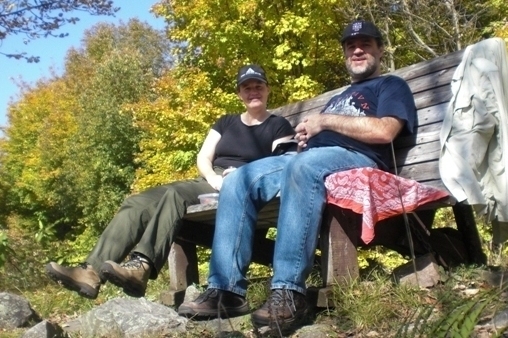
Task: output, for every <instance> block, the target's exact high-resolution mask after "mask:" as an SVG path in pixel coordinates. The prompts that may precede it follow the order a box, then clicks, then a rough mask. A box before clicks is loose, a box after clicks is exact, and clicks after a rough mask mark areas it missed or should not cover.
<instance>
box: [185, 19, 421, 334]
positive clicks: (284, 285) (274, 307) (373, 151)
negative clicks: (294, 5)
mask: <svg viewBox="0 0 508 338" xmlns="http://www.w3.org/2000/svg"><path fill="white" fill-rule="evenodd" d="M341 43H342V48H343V51H344V53H345V56H346V66H347V69H348V72H349V74H350V75H351V82H352V84H351V86H350V87H349V88H348V89H346V90H345V91H344V92H342V93H340V94H338V95H336V96H334V97H333V98H332V99H331V100H330V101H329V102H328V104H327V105H326V106H325V109H324V110H323V111H322V113H321V114H316V115H311V116H308V117H306V118H305V119H304V120H303V121H302V122H301V123H300V124H299V125H298V126H297V127H296V131H297V135H296V138H297V140H298V141H299V145H300V146H301V147H302V149H303V151H301V152H300V153H298V154H297V155H295V156H284V155H283V156H274V157H269V158H264V159H261V160H258V161H254V162H252V163H250V164H248V165H245V166H243V167H241V168H239V169H238V170H236V171H235V172H234V173H232V174H231V177H230V178H229V180H228V182H226V184H225V185H224V186H223V187H222V190H221V193H220V195H219V207H218V209H217V215H216V228H215V234H214V239H213V246H212V256H211V262H210V273H209V277H208V289H207V290H206V291H205V292H204V293H203V294H202V295H200V296H199V297H198V298H197V299H196V300H194V301H193V302H185V303H183V304H182V305H181V306H180V307H179V309H178V312H179V313H180V314H181V315H185V316H196V317H200V316H201V317H216V316H230V317H231V316H237V315H242V314H247V313H248V312H249V306H248V303H247V301H246V299H245V295H246V289H247V279H246V272H247V269H248V266H249V263H250V260H251V256H252V243H253V237H254V233H255V229H256V221H257V213H258V211H259V210H261V208H262V207H263V206H264V205H266V204H267V203H268V202H269V201H270V200H272V199H273V198H275V197H276V195H277V193H278V192H279V190H280V210H279V218H278V223H277V239H276V243H275V253H274V259H273V270H274V271H273V273H274V275H273V278H272V281H271V289H272V293H271V295H270V296H269V298H268V300H267V301H266V303H265V304H264V305H263V306H262V307H261V308H260V309H258V310H256V311H255V312H253V313H252V321H253V324H254V326H255V327H263V326H268V327H270V329H277V330H279V333H281V332H284V331H287V330H292V329H294V327H296V326H298V325H300V324H301V322H302V320H303V319H304V317H305V314H306V310H307V304H306V299H305V294H306V286H305V280H306V278H307V277H308V275H309V273H310V271H311V268H312V263H313V259H314V253H315V249H316V245H317V240H318V234H319V227H320V224H321V217H322V212H323V210H324V206H325V204H326V189H325V186H324V180H325V178H326V177H327V176H328V175H330V174H332V173H334V172H339V171H344V170H349V169H353V168H358V167H375V168H380V169H384V170H387V169H388V167H389V164H390V162H391V161H390V159H391V156H390V154H391V152H390V142H391V141H392V140H393V139H394V138H395V137H396V136H397V135H398V134H399V132H401V131H402V130H403V129H405V132H408V133H411V132H412V130H413V125H414V122H415V118H416V108H415V103H414V100H413V95H412V93H411V90H410V89H409V87H408V85H407V83H406V82H405V81H404V80H402V79H401V78H398V77H395V76H380V75H381V57H382V56H383V41H382V36H381V33H380V31H379V30H378V28H377V27H376V26H375V25H374V24H372V23H370V22H366V21H355V22H353V23H351V24H349V25H348V26H347V27H346V29H345V30H344V33H343V35H342V39H341Z"/></svg>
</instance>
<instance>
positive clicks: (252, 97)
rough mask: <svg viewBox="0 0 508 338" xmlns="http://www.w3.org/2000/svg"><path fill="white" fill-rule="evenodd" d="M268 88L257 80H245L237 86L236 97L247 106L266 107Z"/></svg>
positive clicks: (253, 107)
mask: <svg viewBox="0 0 508 338" xmlns="http://www.w3.org/2000/svg"><path fill="white" fill-rule="evenodd" d="M268 94H270V89H269V88H268V86H267V85H266V83H264V82H262V81H259V80H255V79H252V80H247V81H245V82H244V83H242V84H241V85H240V87H239V88H238V97H239V98H240V100H242V101H243V103H244V104H245V106H246V107H247V108H252V109H255V108H266V103H267V102H268Z"/></svg>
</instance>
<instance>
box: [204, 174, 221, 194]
mask: <svg viewBox="0 0 508 338" xmlns="http://www.w3.org/2000/svg"><path fill="white" fill-rule="evenodd" d="M206 181H207V182H208V184H210V185H211V186H212V188H214V189H215V190H217V191H219V190H220V188H221V187H222V181H223V178H222V176H221V175H217V174H213V175H209V176H207V177H206Z"/></svg>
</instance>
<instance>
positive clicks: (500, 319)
mask: <svg viewBox="0 0 508 338" xmlns="http://www.w3.org/2000/svg"><path fill="white" fill-rule="evenodd" d="M491 324H492V326H494V327H495V328H496V329H498V330H499V329H505V328H507V327H508V309H505V310H503V311H501V312H498V313H497V314H496V315H495V316H494V318H492V321H491Z"/></svg>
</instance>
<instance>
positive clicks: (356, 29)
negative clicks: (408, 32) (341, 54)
mask: <svg viewBox="0 0 508 338" xmlns="http://www.w3.org/2000/svg"><path fill="white" fill-rule="evenodd" d="M355 36H370V37H372V38H374V39H382V38H383V36H382V35H381V32H380V31H379V29H378V28H377V27H376V25H374V24H373V23H372V22H370V21H364V20H356V21H353V22H351V23H350V24H349V25H347V27H346V29H344V32H343V33H342V38H341V39H340V43H344V41H346V40H347V39H349V38H352V37H355Z"/></svg>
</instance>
